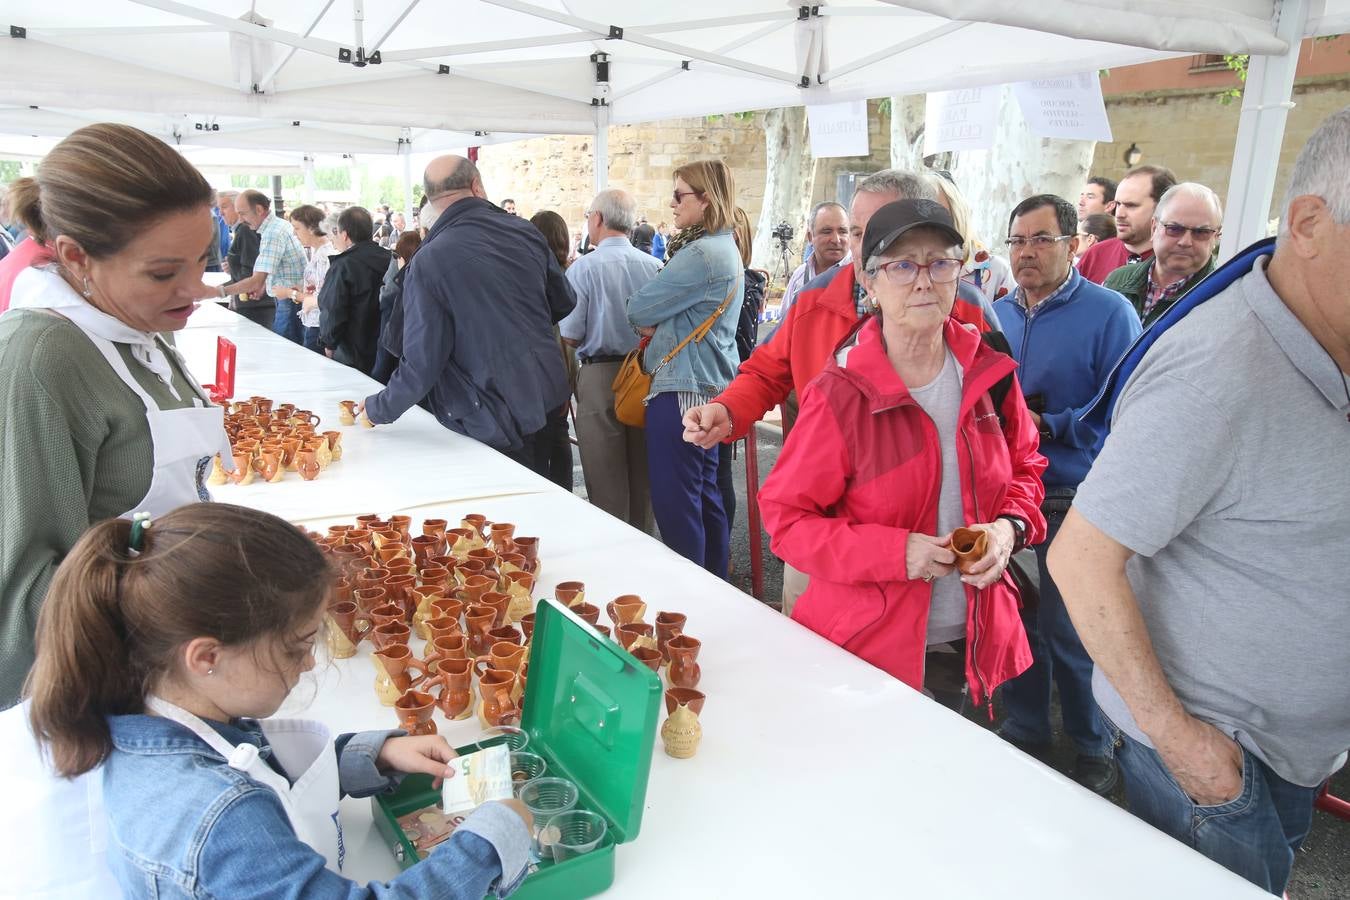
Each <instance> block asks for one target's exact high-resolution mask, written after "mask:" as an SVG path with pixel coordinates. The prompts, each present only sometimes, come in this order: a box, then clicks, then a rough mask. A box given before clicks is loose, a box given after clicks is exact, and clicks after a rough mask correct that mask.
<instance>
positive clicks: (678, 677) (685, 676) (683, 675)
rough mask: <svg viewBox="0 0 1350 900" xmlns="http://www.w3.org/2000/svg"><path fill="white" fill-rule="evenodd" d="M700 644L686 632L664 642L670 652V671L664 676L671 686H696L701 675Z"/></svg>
mask: <svg viewBox="0 0 1350 900" xmlns="http://www.w3.org/2000/svg"><path fill="white" fill-rule="evenodd" d="M702 646H703V644H702V642H700V641H699V640H698V639H697V638H691V637H690V636H689V635H687V634H678V635H676V636H675V637H673V638H671V639H670V640H669V641H667V642H666V649H667V651H669V653H670V671H669V672H667V673H666V676H667V677H668V678H669V679H670V683H671V685H672V686H673V687H682V688H696V687H698V680H699V678H701V677H702V675H703V671H702V669H700V668H699V665H698V651H699V649H700V648H701V647H702Z"/></svg>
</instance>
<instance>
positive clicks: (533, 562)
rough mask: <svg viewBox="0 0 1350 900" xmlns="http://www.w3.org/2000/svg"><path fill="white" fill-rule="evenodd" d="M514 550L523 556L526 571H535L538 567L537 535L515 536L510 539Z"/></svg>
mask: <svg viewBox="0 0 1350 900" xmlns="http://www.w3.org/2000/svg"><path fill="white" fill-rule="evenodd" d="M511 543H512V544H513V545H514V546H515V549H516V552H517V553H519V554H521V555H523V556H524V557H525V560H526V562H528V563H529V565H528V566H526V567H525V568H526V571H529V572H535V571H538V569H539V538H537V537H516V538H512V539H511Z"/></svg>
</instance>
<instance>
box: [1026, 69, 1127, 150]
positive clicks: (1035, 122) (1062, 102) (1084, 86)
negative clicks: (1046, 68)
mask: <svg viewBox="0 0 1350 900" xmlns="http://www.w3.org/2000/svg"><path fill="white" fill-rule="evenodd" d="M1012 89H1013V96H1014V97H1016V98H1017V105H1018V106H1020V107H1021V108H1022V118H1023V119H1026V122H1027V127H1028V128H1030V129H1031V133H1032V134H1035V135H1039V136H1040V137H1048V138H1060V139H1062V140H1068V141H1109V140H1111V123H1110V121H1109V120H1108V119H1107V118H1106V103H1105V101H1103V100H1102V82H1101V79H1100V78H1098V77H1097V73H1096V72H1085V73H1083V74H1081V75H1065V76H1063V77H1060V78H1041V79H1038V80H1036V81H1021V82H1018V83H1017V84H1014V85H1013V86H1012Z"/></svg>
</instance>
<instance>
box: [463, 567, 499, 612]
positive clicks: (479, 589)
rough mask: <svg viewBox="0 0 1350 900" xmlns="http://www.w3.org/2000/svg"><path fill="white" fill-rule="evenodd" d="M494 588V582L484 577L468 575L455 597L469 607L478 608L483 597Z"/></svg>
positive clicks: (495, 584)
mask: <svg viewBox="0 0 1350 900" xmlns="http://www.w3.org/2000/svg"><path fill="white" fill-rule="evenodd" d="M496 586H497V583H496V581H494V580H493V579H491V578H488V577H487V576H486V575H470V576H469V577H467V578H465V579H464V583H463V584H462V585H460V588H459V590H458V591H457V592H456V595H455V596H456V599H458V600H463V601H464V602H465V603H466V604H467V605H469V606H480V605H482V604H481V602H480V601H481V600H482V597H483V595H484V594H486V593H487V592H488V591H490V590H492V589H493V588H494V587H496Z"/></svg>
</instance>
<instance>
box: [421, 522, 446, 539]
mask: <svg viewBox="0 0 1350 900" xmlns="http://www.w3.org/2000/svg"><path fill="white" fill-rule="evenodd" d="M449 525H450V523H449V522H447V521H445V519H423V520H422V533H423V534H433V535H435V536H436V537H442V538H443V537H445V529H446V528H447V527H449Z"/></svg>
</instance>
